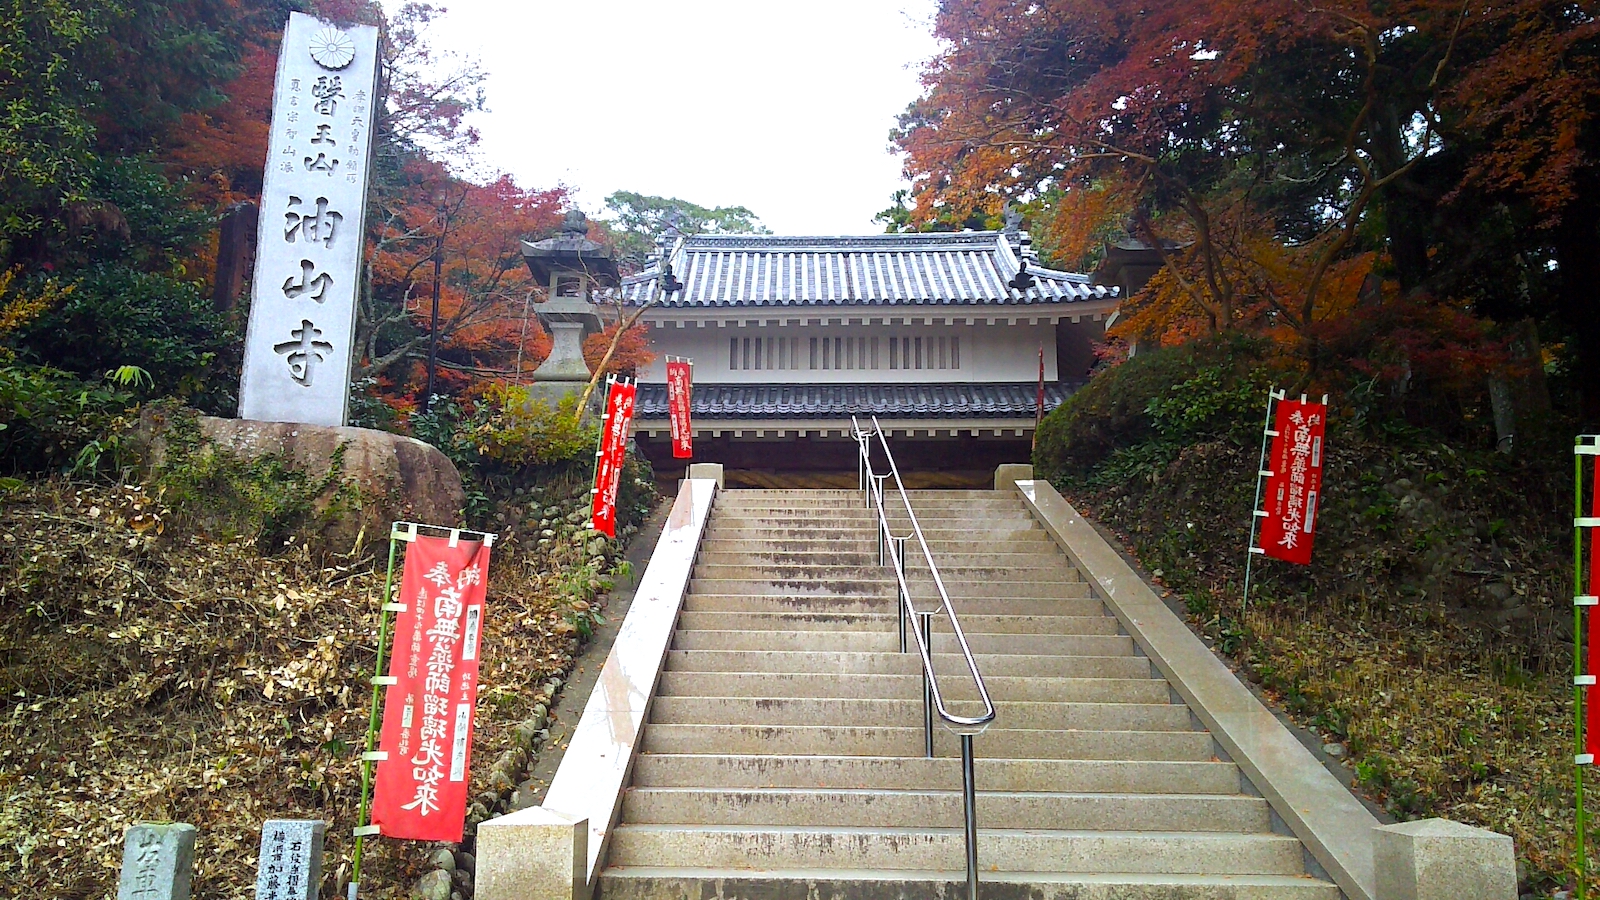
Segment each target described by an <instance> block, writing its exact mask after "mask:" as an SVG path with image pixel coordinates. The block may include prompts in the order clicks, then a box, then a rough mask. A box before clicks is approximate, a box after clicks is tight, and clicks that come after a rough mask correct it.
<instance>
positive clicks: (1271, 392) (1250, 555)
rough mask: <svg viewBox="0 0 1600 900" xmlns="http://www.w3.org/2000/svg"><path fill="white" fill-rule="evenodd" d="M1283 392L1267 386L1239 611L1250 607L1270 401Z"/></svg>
mask: <svg viewBox="0 0 1600 900" xmlns="http://www.w3.org/2000/svg"><path fill="white" fill-rule="evenodd" d="M1283 396H1284V395H1283V392H1282V391H1279V390H1276V389H1274V388H1267V418H1266V421H1264V422H1262V423H1261V459H1260V461H1259V462H1257V464H1256V499H1255V502H1254V503H1252V504H1250V537H1249V539H1248V540H1247V541H1246V542H1245V551H1244V596H1243V597H1242V598H1241V599H1240V602H1239V613H1240V615H1243V614H1244V611H1245V610H1247V609H1249V608H1250V575H1251V570H1252V569H1253V568H1254V565H1255V561H1256V525H1257V523H1258V522H1260V520H1261V478H1262V475H1261V473H1262V472H1265V471H1266V470H1267V440H1268V439H1269V438H1270V437H1271V436H1272V402H1273V401H1274V400H1282V399H1283Z"/></svg>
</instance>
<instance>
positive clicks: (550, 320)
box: [522, 210, 617, 403]
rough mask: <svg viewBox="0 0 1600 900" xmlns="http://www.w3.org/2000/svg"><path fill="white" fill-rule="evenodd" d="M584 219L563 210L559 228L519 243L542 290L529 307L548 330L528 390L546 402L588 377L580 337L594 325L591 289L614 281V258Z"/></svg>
mask: <svg viewBox="0 0 1600 900" xmlns="http://www.w3.org/2000/svg"><path fill="white" fill-rule="evenodd" d="M588 234H589V219H588V217H587V216H585V215H584V214H583V213H582V212H581V211H579V210H573V211H572V212H569V213H567V218H566V221H565V222H564V223H562V226H561V234H560V235H559V236H557V237H553V238H550V239H548V240H543V241H539V242H537V243H529V242H527V241H524V242H523V243H522V258H523V260H524V261H526V262H527V264H528V270H529V271H530V272H532V273H533V277H534V278H535V279H536V280H537V281H538V282H539V283H540V284H542V285H544V286H545V289H546V291H547V294H546V299H545V301H544V302H543V303H540V304H537V306H536V307H535V312H536V313H537V314H538V316H539V322H540V324H542V325H543V326H544V327H545V328H546V329H547V330H548V331H549V332H550V338H551V343H552V346H551V348H550V356H549V357H547V358H546V359H545V361H544V362H543V363H542V364H541V365H540V366H539V368H538V369H537V370H535V371H534V373H533V384H532V385H530V386H529V393H531V394H532V395H533V396H534V397H542V398H544V399H546V400H548V401H549V402H551V403H556V402H559V401H560V399H561V398H562V397H565V396H566V395H567V394H569V393H575V392H577V391H581V390H582V389H583V386H584V385H585V384H586V383H588V381H589V375H590V373H589V367H588V365H586V364H585V363H584V361H583V339H584V338H586V337H588V336H589V335H591V334H594V333H595V332H597V331H599V330H600V314H599V311H598V310H597V309H596V308H595V305H594V289H595V288H596V287H597V286H602V285H605V286H610V285H615V284H616V283H617V263H616V260H614V259H612V257H611V253H610V251H608V250H606V249H605V248H604V247H602V246H600V245H599V244H597V243H595V242H594V241H591V240H589V238H588Z"/></svg>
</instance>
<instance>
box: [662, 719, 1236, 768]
mask: <svg viewBox="0 0 1600 900" xmlns="http://www.w3.org/2000/svg"><path fill="white" fill-rule="evenodd" d="M922 742H923V730H922V726H921V725H918V726H915V727H894V726H876V725H727V724H723V725H677V724H655V723H652V724H650V725H648V726H646V727H645V730H644V744H643V751H644V752H646V753H730V754H735V755H746V754H771V755H783V756H921V755H922V751H923V743H922ZM974 746H975V747H976V752H977V754H978V755H979V756H981V757H988V758H994V759H1120V760H1129V759H1138V760H1188V761H1190V762H1204V761H1206V760H1210V759H1215V758H1216V756H1215V745H1214V744H1213V742H1212V740H1211V735H1209V734H1207V733H1206V732H1203V731H1043V730H1032V729H1021V730H1016V729H1005V728H990V729H989V730H988V731H986V732H984V733H983V734H982V735H979V736H978V737H977V738H976V740H975V742H974ZM933 749H934V755H935V756H941V757H955V756H959V754H960V750H959V747H958V746H957V741H956V737H955V735H953V734H950V733H949V732H948V731H945V730H944V729H943V728H942V727H937V726H936V727H935V728H934V735H933Z"/></svg>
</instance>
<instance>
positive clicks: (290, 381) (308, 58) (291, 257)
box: [239, 13, 378, 425]
mask: <svg viewBox="0 0 1600 900" xmlns="http://www.w3.org/2000/svg"><path fill="white" fill-rule="evenodd" d="M377 57H378V30H377V29H376V28H372V27H370V26H366V25H334V24H330V23H327V22H322V21H320V20H318V19H316V18H315V17H312V16H307V15H302V14H300V13H291V14H290V16H289V25H288V27H287V28H286V29H285V31H284V35H283V48H282V50H281V51H280V52H279V55H278V80H277V86H276V88H275V90H274V93H273V100H272V137H271V141H270V143H269V145H268V150H267V165H266V179H265V184H264V186H263V188H262V192H261V227H260V229H258V234H259V235H260V237H259V240H260V244H259V246H258V247H257V250H256V269H255V279H254V281H253V283H252V285H251V293H250V325H249V329H248V331H247V333H246V337H245V348H244V374H243V376H242V377H241V378H240V379H239V417H240V418H241V419H260V420H263V421H267V422H305V423H307V424H310V425H343V424H344V422H345V409H346V405H347V403H348V400H349V394H350V365H351V361H352V351H353V346H352V345H353V342H354V338H355V318H356V288H357V287H358V286H359V284H360V281H361V251H362V238H363V235H364V234H365V224H366V223H365V211H366V206H367V170H368V160H369V159H370V157H371V143H372V142H371V137H370V136H371V134H372V121H373V115H374V106H373V95H374V92H375V90H376V86H377V77H378V66H377Z"/></svg>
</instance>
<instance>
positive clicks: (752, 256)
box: [621, 231, 1116, 307]
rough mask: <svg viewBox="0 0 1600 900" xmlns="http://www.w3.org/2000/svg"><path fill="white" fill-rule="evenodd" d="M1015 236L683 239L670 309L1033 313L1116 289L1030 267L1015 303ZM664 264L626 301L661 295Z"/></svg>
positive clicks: (634, 279) (628, 285) (631, 284)
mask: <svg viewBox="0 0 1600 900" xmlns="http://www.w3.org/2000/svg"><path fill="white" fill-rule="evenodd" d="M1014 241H1015V242H1017V243H1018V244H1020V243H1021V239H1020V238H1019V237H1018V236H1017V235H1007V234H1006V233H1004V232H999V231H965V232H954V233H936V234H874V235H864V236H860V237H780V236H776V235H756V234H718V235H697V236H694V237H686V238H680V239H679V240H678V243H677V245H676V246H675V247H674V248H673V250H672V252H671V253H670V254H669V255H668V261H669V262H670V263H671V264H672V274H673V276H674V277H676V278H677V279H678V281H680V282H681V283H682V284H683V290H681V291H676V292H674V293H673V294H672V296H671V297H670V298H668V299H667V300H666V301H664V302H662V303H661V304H660V305H661V306H667V307H723V306H841V305H858V304H879V305H925V304H935V305H943V304H962V305H975V304H999V303H1007V304H1037V303H1046V304H1054V303H1072V302H1076V301H1083V300H1103V299H1110V298H1112V297H1114V296H1115V291H1116V289H1115V288H1112V287H1108V286H1105V285H1098V284H1093V283H1091V281H1090V279H1089V277H1088V276H1086V275H1075V274H1072V273H1070V272H1058V271H1056V270H1054V269H1042V268H1039V267H1038V266H1037V264H1036V263H1035V262H1033V261H1032V260H1029V262H1028V272H1029V273H1030V274H1032V275H1033V276H1034V279H1035V284H1034V286H1033V287H1031V288H1029V289H1028V290H1027V291H1026V292H1023V293H1021V294H1018V293H1017V292H1016V291H1013V290H1012V289H1011V288H1009V287H1007V286H1006V282H1008V281H1010V280H1011V279H1012V278H1013V277H1015V276H1016V274H1017V269H1018V267H1019V265H1020V260H1021V258H1020V257H1019V255H1018V253H1017V249H1016V248H1015V247H1013V246H1012V244H1013V242H1014ZM660 266H661V264H660V262H659V261H658V262H655V263H652V264H651V266H650V267H649V268H647V269H646V270H645V271H643V272H641V273H639V274H638V275H634V276H631V277H629V278H626V279H624V280H623V283H622V288H621V290H622V294H623V297H624V299H625V300H626V302H628V303H632V304H639V303H646V302H649V301H651V300H653V299H655V298H656V297H657V296H658V295H659V293H660V291H661V286H660V275H661V268H660Z"/></svg>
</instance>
